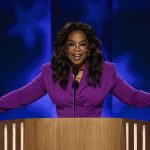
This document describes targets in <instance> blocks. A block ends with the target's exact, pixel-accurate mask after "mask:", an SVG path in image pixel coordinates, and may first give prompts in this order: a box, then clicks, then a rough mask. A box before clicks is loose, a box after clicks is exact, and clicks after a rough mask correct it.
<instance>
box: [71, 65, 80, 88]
mask: <svg viewBox="0 0 150 150" xmlns="http://www.w3.org/2000/svg"><path fill="white" fill-rule="evenodd" d="M72 73H73V75H74V80H73V83H72V88H73V89H74V90H77V88H78V87H79V82H78V81H77V80H76V76H77V75H78V73H79V67H78V65H73V66H72Z"/></svg>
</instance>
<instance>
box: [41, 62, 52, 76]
mask: <svg viewBox="0 0 150 150" xmlns="http://www.w3.org/2000/svg"><path fill="white" fill-rule="evenodd" d="M51 66H52V65H51V62H47V63H45V64H43V65H42V67H41V72H42V73H51V72H52V68H51Z"/></svg>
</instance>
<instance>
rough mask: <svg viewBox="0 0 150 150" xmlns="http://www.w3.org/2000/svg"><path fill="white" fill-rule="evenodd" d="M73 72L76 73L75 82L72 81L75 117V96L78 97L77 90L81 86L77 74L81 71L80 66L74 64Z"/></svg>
mask: <svg viewBox="0 0 150 150" xmlns="http://www.w3.org/2000/svg"><path fill="white" fill-rule="evenodd" d="M72 73H73V75H74V79H73V83H72V88H73V106H72V107H73V117H75V97H76V90H77V88H78V87H79V82H78V81H77V80H76V76H77V75H78V73H79V67H78V65H73V66H72Z"/></svg>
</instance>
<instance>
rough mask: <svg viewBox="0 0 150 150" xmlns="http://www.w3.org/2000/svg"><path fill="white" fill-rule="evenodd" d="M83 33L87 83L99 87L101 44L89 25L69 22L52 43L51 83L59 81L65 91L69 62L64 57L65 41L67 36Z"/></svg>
mask: <svg viewBox="0 0 150 150" xmlns="http://www.w3.org/2000/svg"><path fill="white" fill-rule="evenodd" d="M75 30H80V31H83V32H84V33H85V35H86V38H87V41H88V47H89V55H88V59H87V61H88V69H89V73H88V75H87V78H86V80H87V82H88V84H89V85H90V86H93V87H96V86H97V85H100V76H101V74H102V69H103V68H102V62H103V54H102V52H101V44H102V42H101V41H100V40H99V39H98V37H97V36H96V33H95V31H94V29H93V28H92V26H91V25H89V24H87V23H83V22H69V23H67V24H66V25H65V26H64V27H63V28H62V29H61V30H60V32H58V34H57V37H56V40H55V43H54V48H55V50H54V55H53V57H52V60H51V63H52V70H53V81H54V82H56V81H59V84H60V86H61V87H62V88H63V89H64V90H65V89H66V87H67V84H68V76H69V71H70V66H71V62H70V61H69V59H68V57H67V55H66V49H65V47H66V41H67V39H68V35H69V34H70V33H71V32H73V31H75Z"/></svg>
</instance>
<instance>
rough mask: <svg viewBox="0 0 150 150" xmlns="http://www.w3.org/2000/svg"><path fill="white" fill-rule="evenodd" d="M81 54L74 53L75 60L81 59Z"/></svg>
mask: <svg viewBox="0 0 150 150" xmlns="http://www.w3.org/2000/svg"><path fill="white" fill-rule="evenodd" d="M81 56H82V55H81V54H74V55H73V58H74V59H75V60H80V58H81Z"/></svg>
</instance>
